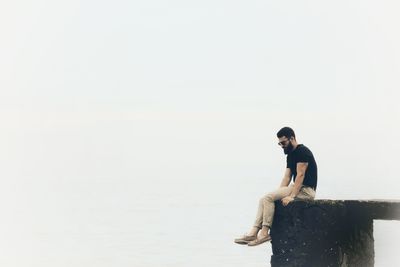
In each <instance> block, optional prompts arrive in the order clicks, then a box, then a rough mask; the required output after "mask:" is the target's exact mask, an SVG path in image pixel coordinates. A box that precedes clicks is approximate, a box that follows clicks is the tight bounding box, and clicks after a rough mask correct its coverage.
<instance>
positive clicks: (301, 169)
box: [282, 162, 308, 206]
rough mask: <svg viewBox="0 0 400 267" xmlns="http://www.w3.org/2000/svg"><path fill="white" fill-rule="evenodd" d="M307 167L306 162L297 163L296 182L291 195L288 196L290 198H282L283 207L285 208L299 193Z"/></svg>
mask: <svg viewBox="0 0 400 267" xmlns="http://www.w3.org/2000/svg"><path fill="white" fill-rule="evenodd" d="M307 167H308V162H299V163H297V166H296V171H297V175H296V181H295V182H294V186H293V189H292V193H291V194H290V196H287V197H284V198H283V199H282V204H283V206H286V205H287V204H289V203H290V202H292V201H293V200H294V198H295V197H296V196H297V194H298V193H299V191H300V188H301V186H302V185H303V181H304V175H305V173H306V170H307Z"/></svg>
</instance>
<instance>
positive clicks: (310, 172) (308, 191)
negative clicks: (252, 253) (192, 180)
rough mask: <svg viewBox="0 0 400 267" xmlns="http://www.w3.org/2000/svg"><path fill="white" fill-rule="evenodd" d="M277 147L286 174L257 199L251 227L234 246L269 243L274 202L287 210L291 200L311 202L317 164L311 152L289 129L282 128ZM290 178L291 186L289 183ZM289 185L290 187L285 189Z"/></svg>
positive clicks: (315, 184)
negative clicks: (255, 213)
mask: <svg viewBox="0 0 400 267" xmlns="http://www.w3.org/2000/svg"><path fill="white" fill-rule="evenodd" d="M277 137H278V140H279V143H278V145H279V146H281V147H282V148H283V152H284V153H285V154H286V155H287V157H286V170H285V175H284V177H283V179H282V182H281V185H280V187H279V188H278V189H277V190H275V191H272V192H270V193H268V194H267V195H265V196H264V197H263V198H261V199H260V202H259V206H258V211H257V215H256V220H255V223H254V226H253V227H252V229H251V230H250V231H249V233H248V234H246V235H244V236H242V237H240V238H237V239H235V243H238V244H243V245H245V244H247V245H248V246H257V245H260V244H262V243H264V242H267V241H270V240H271V236H270V235H269V230H270V228H271V226H272V221H273V218H274V210H275V203H274V202H275V201H276V200H281V201H282V204H283V205H284V206H287V205H288V204H289V203H290V202H292V201H293V200H294V199H295V198H297V199H314V197H315V190H316V189H317V164H316V162H315V159H314V156H313V154H312V152H311V151H310V150H309V149H308V148H307V147H306V146H304V145H302V144H298V143H297V141H296V135H295V133H294V131H293V129H291V128H289V127H284V128H282V129H280V130H279V132H278V133H277ZM292 178H293V183H292V184H290V181H291V180H292ZM289 184H290V185H289Z"/></svg>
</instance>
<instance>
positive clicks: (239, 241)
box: [235, 235, 257, 245]
mask: <svg viewBox="0 0 400 267" xmlns="http://www.w3.org/2000/svg"><path fill="white" fill-rule="evenodd" d="M256 239H257V236H256V235H244V236H242V237H239V238H236V239H235V243H236V244H240V245H247V243H249V242H250V241H253V240H256Z"/></svg>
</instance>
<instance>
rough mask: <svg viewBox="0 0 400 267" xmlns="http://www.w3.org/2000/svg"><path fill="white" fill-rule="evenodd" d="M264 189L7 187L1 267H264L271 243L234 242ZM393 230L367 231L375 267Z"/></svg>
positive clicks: (390, 245)
mask: <svg viewBox="0 0 400 267" xmlns="http://www.w3.org/2000/svg"><path fill="white" fill-rule="evenodd" d="M238 184H240V185H241V186H238ZM270 186H271V187H272V184H271V185H270ZM265 187H268V184H266V183H265V180H264V179H253V180H247V181H245V182H243V181H239V180H234V179H224V180H221V179H220V180H217V179H215V180H212V179H208V180H206V179H204V180H201V179H196V181H193V180H189V179H187V180H185V179H163V180H161V179H151V178H149V179H145V180H142V181H141V182H140V183H138V182H137V181H136V180H135V179H110V178H99V179H97V180H93V179H91V180H89V179H84V178H82V179H77V178H76V179H71V178H54V179H43V180H42V181H41V182H40V181H39V182H38V181H37V180H36V181H35V182H33V181H32V180H29V179H25V180H24V181H22V180H21V181H14V182H10V183H8V184H7V185H6V186H5V187H3V189H2V196H1V201H2V209H3V212H2V213H3V216H2V217H3V219H2V220H1V226H2V227H1V241H0V245H1V247H0V249H1V251H2V254H1V255H0V265H1V266H11V267H12V266H21V267H26V266H37V267H39V266H40V267H46V266H48V267H54V266H57V267H62V266H82V267H89V266H96V267H99V266H104V267H105V266H118V267H128V266H129V267H132V266H135V267H136V266H137V267H157V266H163V267H164V266H171V267H180V266H182V267H187V266H198V267H202V266H227V267H228V266H229V267H232V266H246V267H253V266H254V267H256V266H257V267H258V266H269V259H270V255H271V248H270V244H267V245H262V246H259V247H254V248H248V247H246V246H239V245H236V244H234V243H233V239H234V238H235V237H237V236H238V235H241V234H243V233H244V232H246V231H247V230H248V227H249V226H251V223H252V222H253V218H254V215H255V211H256V205H257V202H258V198H259V196H261V195H262V194H263V193H264V192H265V191H266V190H265ZM399 226H400V224H399V222H388V221H385V222H376V223H375V239H376V244H375V246H376V265H375V266H396V265H397V264H396V254H395V253H396V252H397V250H398V242H395V239H396V238H397V239H398V238H399V237H400V234H399V230H398V229H399Z"/></svg>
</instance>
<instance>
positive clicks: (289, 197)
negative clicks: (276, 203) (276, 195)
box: [282, 196, 294, 206]
mask: <svg viewBox="0 0 400 267" xmlns="http://www.w3.org/2000/svg"><path fill="white" fill-rule="evenodd" d="M293 200H294V198H292V197H291V196H287V197H284V198H282V204H283V206H287V204H289V203H290V202H292V201H293Z"/></svg>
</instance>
